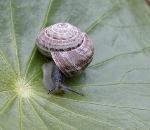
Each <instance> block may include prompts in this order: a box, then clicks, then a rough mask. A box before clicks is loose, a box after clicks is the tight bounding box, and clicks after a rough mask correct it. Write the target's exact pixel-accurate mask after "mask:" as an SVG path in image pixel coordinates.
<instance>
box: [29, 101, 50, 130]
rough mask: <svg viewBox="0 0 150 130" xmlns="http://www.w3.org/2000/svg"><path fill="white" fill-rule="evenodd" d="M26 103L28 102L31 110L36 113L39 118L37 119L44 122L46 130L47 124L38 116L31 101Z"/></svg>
mask: <svg viewBox="0 0 150 130" xmlns="http://www.w3.org/2000/svg"><path fill="white" fill-rule="evenodd" d="M28 103H29V104H30V106H31V108H32V110H33V111H34V112H35V113H36V115H37V117H38V118H39V120H40V121H41V122H42V123H43V124H44V126H45V128H46V129H47V130H48V127H47V125H46V124H45V122H44V121H43V119H42V118H41V117H40V115H39V113H38V112H37V111H36V109H35V108H34V106H33V105H32V103H31V102H30V101H29V102H28Z"/></svg>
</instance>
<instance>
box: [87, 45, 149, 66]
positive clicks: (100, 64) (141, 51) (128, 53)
mask: <svg viewBox="0 0 150 130" xmlns="http://www.w3.org/2000/svg"><path fill="white" fill-rule="evenodd" d="M147 49H150V47H145V48H143V49H141V50H137V51H132V52H127V53H120V54H117V55H114V56H112V57H111V58H108V59H106V60H104V61H101V62H98V63H95V64H93V65H90V66H88V67H87V68H92V67H100V66H102V65H103V64H105V63H107V62H109V61H111V60H113V59H116V58H119V57H121V56H126V55H134V54H138V53H143V52H144V51H145V50H147Z"/></svg>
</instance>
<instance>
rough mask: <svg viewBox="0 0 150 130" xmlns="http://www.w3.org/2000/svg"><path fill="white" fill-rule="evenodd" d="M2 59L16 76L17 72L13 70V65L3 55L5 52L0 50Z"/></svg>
mask: <svg viewBox="0 0 150 130" xmlns="http://www.w3.org/2000/svg"><path fill="white" fill-rule="evenodd" d="M0 58H2V60H3V61H4V63H5V64H6V65H7V66H9V67H10V69H11V71H12V72H14V73H15V74H16V72H15V70H14V69H13V67H12V65H11V64H10V63H9V62H8V60H7V59H6V57H5V55H4V53H3V51H2V50H1V49H0Z"/></svg>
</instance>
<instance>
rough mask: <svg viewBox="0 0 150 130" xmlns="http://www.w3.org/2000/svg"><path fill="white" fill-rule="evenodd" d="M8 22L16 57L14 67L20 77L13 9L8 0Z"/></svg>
mask: <svg viewBox="0 0 150 130" xmlns="http://www.w3.org/2000/svg"><path fill="white" fill-rule="evenodd" d="M10 18H11V19H10V21H11V36H12V44H13V46H14V49H15V56H16V58H15V59H16V67H17V72H18V74H19V75H20V61H19V54H18V49H17V41H16V35H15V25H14V19H13V7H12V2H11V0H10Z"/></svg>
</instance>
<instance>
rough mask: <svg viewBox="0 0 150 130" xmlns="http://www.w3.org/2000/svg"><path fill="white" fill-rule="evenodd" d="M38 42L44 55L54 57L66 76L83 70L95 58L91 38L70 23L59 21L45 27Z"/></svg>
mask: <svg viewBox="0 0 150 130" xmlns="http://www.w3.org/2000/svg"><path fill="white" fill-rule="evenodd" d="M36 44H37V47H38V49H39V51H40V52H41V53H42V54H43V55H45V56H47V57H52V59H53V60H54V62H55V64H56V65H57V66H58V68H59V69H60V70H61V71H62V72H63V73H64V74H65V75H66V76H73V75H74V74H77V73H80V72H82V70H84V69H85V68H86V66H87V65H88V64H89V63H90V62H91V61H92V58H93V53H94V47H93V44H92V42H91V40H90V39H89V38H88V37H87V35H86V34H85V33H83V32H81V31H80V29H78V28H77V27H75V26H73V25H71V24H69V23H57V24H54V25H51V26H49V27H47V28H44V29H43V30H42V31H41V32H40V33H39V35H38V37H37V42H36Z"/></svg>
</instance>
